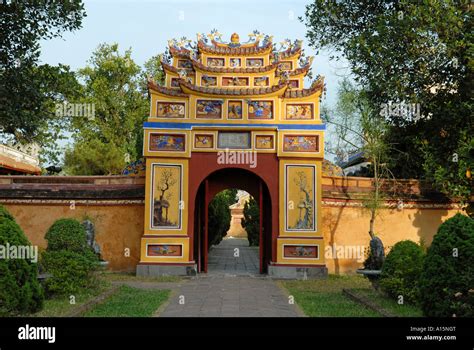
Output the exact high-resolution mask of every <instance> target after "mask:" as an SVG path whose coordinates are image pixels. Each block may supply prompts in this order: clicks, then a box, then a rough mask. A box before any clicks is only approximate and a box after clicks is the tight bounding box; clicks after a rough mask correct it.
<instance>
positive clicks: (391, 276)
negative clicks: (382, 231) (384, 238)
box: [380, 240, 425, 304]
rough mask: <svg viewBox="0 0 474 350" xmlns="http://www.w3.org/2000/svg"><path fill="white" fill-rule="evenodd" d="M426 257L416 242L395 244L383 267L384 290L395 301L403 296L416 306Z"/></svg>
mask: <svg viewBox="0 0 474 350" xmlns="http://www.w3.org/2000/svg"><path fill="white" fill-rule="evenodd" d="M424 256H425V253H424V251H423V249H422V248H421V246H419V245H418V244H416V243H415V242H412V241H408V240H406V241H401V242H398V243H397V244H395V245H394V246H393V248H392V250H391V251H390V253H388V255H387V257H386V258H385V261H384V263H383V266H382V274H381V276H380V287H381V288H382V290H383V291H384V292H385V293H387V294H388V295H389V296H391V297H392V298H394V299H397V298H398V297H399V296H400V295H401V296H403V300H404V301H407V302H408V303H412V304H416V303H417V302H418V300H419V286H418V281H419V279H420V275H421V272H422V269H423V259H424Z"/></svg>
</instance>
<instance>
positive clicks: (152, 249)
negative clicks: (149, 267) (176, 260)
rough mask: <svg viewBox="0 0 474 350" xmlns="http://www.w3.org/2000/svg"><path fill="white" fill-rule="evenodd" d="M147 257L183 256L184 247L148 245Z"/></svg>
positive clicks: (179, 245)
mask: <svg viewBox="0 0 474 350" xmlns="http://www.w3.org/2000/svg"><path fill="white" fill-rule="evenodd" d="M147 256H169V257H181V256H183V246H182V245H181V244H148V245H147Z"/></svg>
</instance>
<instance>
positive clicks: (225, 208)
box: [208, 188, 237, 248]
mask: <svg viewBox="0 0 474 350" xmlns="http://www.w3.org/2000/svg"><path fill="white" fill-rule="evenodd" d="M236 196H237V189H235V188H233V189H227V190H224V191H221V192H219V193H218V194H216V196H215V197H214V198H213V199H212V201H211V203H209V213H208V215H209V222H208V246H209V248H210V247H211V245H217V244H219V243H220V242H221V241H222V238H224V237H225V235H226V234H227V231H229V228H230V220H231V215H230V209H229V206H231V205H232V204H234V203H235V201H236Z"/></svg>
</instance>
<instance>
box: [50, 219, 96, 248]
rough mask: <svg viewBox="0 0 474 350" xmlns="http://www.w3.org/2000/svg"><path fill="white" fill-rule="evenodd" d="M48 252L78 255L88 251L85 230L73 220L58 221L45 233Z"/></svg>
mask: <svg viewBox="0 0 474 350" xmlns="http://www.w3.org/2000/svg"><path fill="white" fill-rule="evenodd" d="M45 239H46V240H47V241H48V248H47V250H48V251H60V250H67V251H69V252H76V253H79V254H82V253H84V254H85V253H86V252H87V251H88V250H90V248H89V246H88V245H87V236H86V230H85V229H84V226H82V224H81V223H80V222H79V221H77V220H75V219H59V220H57V221H56V222H55V223H54V224H53V225H52V226H51V227H50V228H49V230H48V232H47V233H46V236H45Z"/></svg>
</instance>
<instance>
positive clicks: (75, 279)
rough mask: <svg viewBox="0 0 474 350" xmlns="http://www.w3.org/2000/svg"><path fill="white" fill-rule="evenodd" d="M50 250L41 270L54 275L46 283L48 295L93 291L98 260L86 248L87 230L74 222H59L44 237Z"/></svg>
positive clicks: (43, 257)
mask: <svg viewBox="0 0 474 350" xmlns="http://www.w3.org/2000/svg"><path fill="white" fill-rule="evenodd" d="M45 238H46V240H47V241H48V248H47V249H46V251H45V252H44V253H43V254H42V260H41V262H42V267H43V268H44V269H45V270H46V271H47V272H48V273H50V274H51V275H52V277H51V278H49V279H48V280H47V281H46V290H47V292H48V293H49V294H59V295H65V294H70V293H74V292H77V291H78V290H80V289H81V288H87V287H90V286H91V285H92V284H93V282H94V279H93V272H94V270H96V269H97V267H98V260H99V259H98V257H97V255H96V254H95V253H94V252H93V250H92V248H91V247H90V246H89V245H88V244H87V235H86V231H85V229H84V226H83V225H82V224H81V223H80V222H79V221H77V220H74V219H59V220H57V221H56V222H55V223H54V224H53V225H52V226H51V227H50V228H49V230H48V232H47V233H46V236H45Z"/></svg>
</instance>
